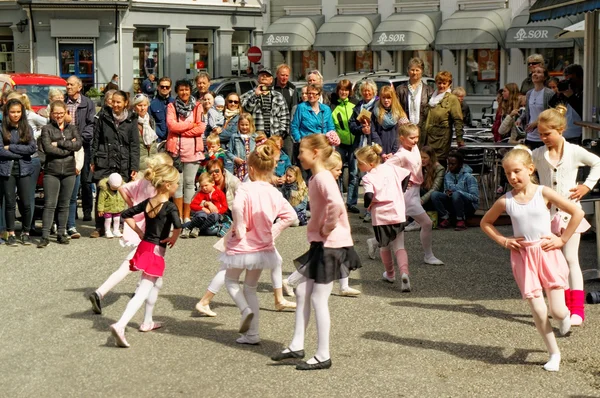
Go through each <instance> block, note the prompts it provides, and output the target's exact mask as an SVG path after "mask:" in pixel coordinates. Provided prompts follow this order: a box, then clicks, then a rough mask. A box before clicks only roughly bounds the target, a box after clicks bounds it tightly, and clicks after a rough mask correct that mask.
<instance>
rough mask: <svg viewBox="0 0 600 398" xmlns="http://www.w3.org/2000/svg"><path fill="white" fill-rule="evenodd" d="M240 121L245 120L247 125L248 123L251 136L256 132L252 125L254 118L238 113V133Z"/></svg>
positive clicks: (247, 114)
mask: <svg viewBox="0 0 600 398" xmlns="http://www.w3.org/2000/svg"><path fill="white" fill-rule="evenodd" d="M242 120H247V121H248V123H250V134H252V133H254V132H255V131H256V126H255V124H254V118H253V117H252V115H251V114H249V113H240V117H239V119H238V131H239V130H240V127H239V126H240V122H241V121H242Z"/></svg>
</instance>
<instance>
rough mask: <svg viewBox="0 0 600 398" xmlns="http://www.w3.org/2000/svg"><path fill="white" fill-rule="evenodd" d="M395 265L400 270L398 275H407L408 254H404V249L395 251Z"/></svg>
mask: <svg viewBox="0 0 600 398" xmlns="http://www.w3.org/2000/svg"><path fill="white" fill-rule="evenodd" d="M396 263H397V264H398V268H399V269H400V275H402V274H407V275H408V253H407V252H406V249H399V250H396Z"/></svg>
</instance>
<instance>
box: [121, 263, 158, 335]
mask: <svg viewBox="0 0 600 398" xmlns="http://www.w3.org/2000/svg"><path fill="white" fill-rule="evenodd" d="M162 284H163V282H162V278H157V277H155V276H149V275H146V274H143V275H142V278H141V280H140V284H139V285H138V288H137V290H136V291H135V295H134V296H133V298H132V299H131V300H129V303H127V307H126V308H125V312H123V315H122V316H121V319H119V321H118V322H117V323H116V326H117V327H118V328H120V329H124V328H125V327H126V326H127V324H128V323H129V321H131V318H133V316H134V315H135V314H136V312H137V311H138V310H139V309H140V307H141V306H142V304H144V301H145V302H146V313H145V315H144V323H146V324H148V323H151V322H152V313H153V311H154V304H156V300H157V298H158V291H159V290H160V289H161V288H162Z"/></svg>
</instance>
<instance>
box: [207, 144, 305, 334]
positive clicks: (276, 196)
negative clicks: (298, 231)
mask: <svg viewBox="0 0 600 398" xmlns="http://www.w3.org/2000/svg"><path fill="white" fill-rule="evenodd" d="M273 151H274V149H273V148H272V147H271V146H270V145H261V146H259V147H257V148H256V150H254V151H253V152H252V153H251V154H250V156H249V157H248V173H249V176H250V181H249V182H246V183H244V184H242V185H241V186H240V187H239V188H238V191H237V193H236V196H235V200H234V202H233V209H232V215H233V224H232V226H231V231H232V232H231V234H227V235H226V237H225V252H224V253H222V254H221V256H220V258H219V260H220V262H221V264H223V265H225V266H226V267H227V271H226V273H225V286H226V287H227V291H228V292H229V295H230V296H231V298H232V299H233V301H235V304H236V305H237V307H238V308H239V310H240V312H241V313H242V319H241V323H240V330H239V332H240V333H242V336H241V337H240V338H238V339H237V340H236V341H237V342H238V343H240V344H258V343H259V342H260V338H259V336H258V318H259V316H258V310H259V305H258V297H257V296H256V287H257V285H258V279H259V278H260V274H261V272H262V270H263V269H265V268H267V269H273V268H276V267H277V266H281V262H282V259H281V256H280V255H279V253H278V252H277V249H275V246H274V244H273V242H274V241H275V239H276V238H277V237H278V236H279V235H280V234H281V232H282V231H283V230H284V229H285V228H287V227H289V226H290V225H291V224H292V223H293V222H294V221H295V220H296V219H297V216H296V212H295V211H294V209H293V208H292V206H291V205H290V204H289V203H288V201H287V200H285V198H284V197H283V195H281V192H279V191H278V190H277V188H275V187H273V186H272V185H271V183H270V182H271V178H272V176H273V170H274V169H275V166H276V164H277V163H276V161H275V158H274V156H273ZM275 220H278V221H277V222H275ZM244 270H246V277H245V279H244V289H243V291H242V290H241V289H240V282H239V278H240V275H241V274H242V272H243V271H244Z"/></svg>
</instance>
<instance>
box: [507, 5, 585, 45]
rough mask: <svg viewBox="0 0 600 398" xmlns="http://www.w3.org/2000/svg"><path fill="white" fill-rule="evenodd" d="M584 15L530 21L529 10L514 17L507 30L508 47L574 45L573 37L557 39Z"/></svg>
mask: <svg viewBox="0 0 600 398" xmlns="http://www.w3.org/2000/svg"><path fill="white" fill-rule="evenodd" d="M582 18H583V16H569V17H563V18H559V19H555V20H552V21H546V22H543V23H541V22H537V23H529V10H525V11H523V12H522V13H521V14H519V15H517V16H516V17H515V19H513V21H512V24H511V25H510V28H509V29H508V30H507V31H506V48H563V47H573V46H574V44H575V43H574V40H573V39H568V38H567V39H558V40H557V39H555V36H556V35H558V34H560V33H561V32H562V30H563V29H564V28H566V27H568V26H571V25H573V24H574V23H576V22H578V21H580V20H581V19H582Z"/></svg>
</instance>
